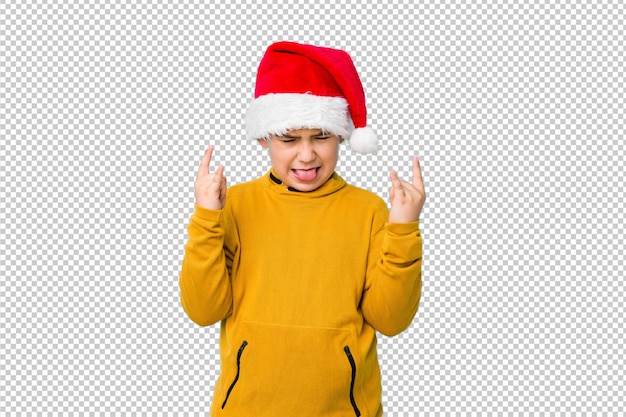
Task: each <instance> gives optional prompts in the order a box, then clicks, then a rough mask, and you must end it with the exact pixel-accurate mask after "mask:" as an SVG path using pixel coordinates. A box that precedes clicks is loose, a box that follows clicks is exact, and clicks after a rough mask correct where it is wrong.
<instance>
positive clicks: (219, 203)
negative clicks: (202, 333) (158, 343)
mask: <svg viewBox="0 0 626 417" xmlns="http://www.w3.org/2000/svg"><path fill="white" fill-rule="evenodd" d="M212 154H213V147H212V146H209V147H208V148H207V150H206V151H205V153H204V156H203V158H202V161H201V162H200V167H199V169H198V175H197V177H196V182H195V185H194V191H195V196H196V205H195V208H196V209H195V212H194V214H193V215H192V217H191V221H190V222H189V227H188V233H189V240H188V241H187V245H186V246H185V257H184V258H183V262H182V269H181V273H180V277H179V286H180V298H181V303H182V306H183V309H184V310H185V312H186V313H187V315H188V316H189V318H190V319H191V320H193V321H194V322H195V323H197V324H199V325H201V326H208V325H210V324H213V323H216V322H218V321H220V320H222V319H224V318H226V317H227V316H228V315H229V314H230V313H231V310H232V287H231V282H230V275H229V268H228V264H229V263H228V262H227V260H228V259H227V256H226V254H225V251H224V236H225V233H224V227H225V225H224V224H223V223H224V221H225V219H224V217H225V216H224V215H223V210H222V209H223V208H224V204H225V203H226V177H224V167H223V166H221V165H220V166H219V167H218V169H217V171H216V172H215V173H210V171H209V164H210V162H211V156H212ZM226 227H227V226H226Z"/></svg>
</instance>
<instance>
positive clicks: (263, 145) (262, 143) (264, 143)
mask: <svg viewBox="0 0 626 417" xmlns="http://www.w3.org/2000/svg"><path fill="white" fill-rule="evenodd" d="M257 140H258V142H259V143H260V144H261V146H262V147H264V148H265V149H267V139H257Z"/></svg>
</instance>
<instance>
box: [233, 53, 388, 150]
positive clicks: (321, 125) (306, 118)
mask: <svg viewBox="0 0 626 417" xmlns="http://www.w3.org/2000/svg"><path fill="white" fill-rule="evenodd" d="M245 122H246V130H247V137H248V139H251V140H254V139H261V138H267V137H269V136H270V135H284V134H285V133H287V131H289V130H291V129H322V130H323V131H325V132H328V133H331V134H335V135H338V136H341V137H343V138H346V139H348V140H349V142H350V147H351V148H352V149H353V150H355V151H356V152H359V153H374V152H376V150H377V148H378V146H377V137H376V133H375V132H374V130H372V129H371V128H370V127H367V126H366V124H367V110H366V107H365V94H364V92H363V86H362V84H361V80H360V78H359V75H358V73H357V71H356V68H355V67H354V63H353V62H352V58H350V55H348V54H347V53H346V52H345V51H342V50H339V49H332V48H325V47H319V46H313V45H303V44H299V43H294V42H277V43H274V44H272V45H270V46H269V48H267V51H266V52H265V55H264V56H263V58H262V59H261V63H260V64H259V68H258V71H257V77H256V87H255V91H254V100H253V101H252V103H251V104H250V106H249V108H248V111H247V114H246V119H245Z"/></svg>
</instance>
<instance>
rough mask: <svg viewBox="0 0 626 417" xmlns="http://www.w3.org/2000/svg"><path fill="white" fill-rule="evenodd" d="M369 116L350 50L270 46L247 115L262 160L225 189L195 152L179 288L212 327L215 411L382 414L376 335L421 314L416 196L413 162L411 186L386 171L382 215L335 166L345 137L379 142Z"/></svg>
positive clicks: (365, 147)
mask: <svg viewBox="0 0 626 417" xmlns="http://www.w3.org/2000/svg"><path fill="white" fill-rule="evenodd" d="M365 116H366V113H365V97H364V94H363V88H362V85H361V82H360V79H359V77H358V74H357V72H356V69H355V68H354V64H353V63H352V59H351V58H350V56H349V55H348V54H347V53H345V52H343V51H340V50H336V49H330V48H322V47H316V46H312V45H302V44H297V43H292V42H278V43H275V44H273V45H271V46H270V47H269V48H268V50H267V51H266V53H265V55H264V57H263V59H262V60H261V63H260V65H259V69H258V73H257V80H256V87H255V99H254V100H253V102H252V103H251V105H250V107H249V109H248V113H247V115H246V128H247V132H248V139H251V140H257V141H258V142H259V143H260V144H261V146H262V147H263V148H265V149H267V151H268V152H269V157H270V160H271V163H272V168H271V169H270V170H269V172H268V173H267V174H266V175H264V176H263V177H261V178H258V179H256V180H253V181H250V182H246V183H243V184H238V185H235V186H232V187H230V188H228V189H227V187H226V178H225V176H224V167H223V166H220V167H218V168H217V170H215V172H213V173H211V170H210V167H209V165H210V161H211V156H212V153H213V148H212V147H209V148H208V149H207V151H206V152H205V154H204V157H203V158H202V162H201V163H200V168H199V171H198V176H197V179H196V183H195V187H194V189H195V198H196V204H195V212H194V214H193V215H192V217H191V221H190V224H189V228H188V230H189V241H188V242H187V245H186V247H185V257H184V259H183V263H182V271H181V275H180V289H181V302H182V306H183V308H184V310H185V312H186V313H187V315H188V316H189V317H190V318H191V320H193V321H194V322H196V323H198V324H199V325H201V326H207V325H210V324H213V323H215V322H217V321H221V333H220V356H221V374H220V377H219V379H218V381H217V384H216V388H215V392H214V397H213V403H212V407H211V415H212V416H214V417H217V416H237V417H247V416H255V417H259V416H271V417H291V416H315V417H322V416H329V417H330V416H341V417H344V416H368V417H369V416H372V417H373V416H381V415H382V405H381V380H380V369H379V364H378V358H377V353H376V331H379V332H381V333H383V334H385V335H389V336H391V335H395V334H398V333H400V332H401V331H403V330H404V329H405V328H406V327H407V326H408V325H409V324H410V323H411V321H412V319H413V317H414V316H415V313H416V311H417V308H418V305H419V300H420V295H421V256H422V240H421V236H420V232H419V228H418V225H419V222H418V219H419V215H420V212H421V209H422V206H423V204H424V199H425V192H424V185H423V182H422V178H421V170H420V166H419V161H418V159H417V158H414V159H413V181H412V183H409V182H406V181H402V180H400V179H399V178H398V177H397V175H396V173H395V172H393V171H392V172H391V174H390V175H391V191H390V201H391V210H388V209H387V206H386V204H385V202H384V201H383V200H382V199H381V198H380V197H378V196H376V195H375V194H373V193H371V192H369V191H366V190H362V189H359V188H356V187H354V186H351V185H349V184H347V183H346V182H345V181H344V180H343V179H342V178H341V177H340V176H339V175H337V174H336V173H335V167H336V164H337V158H338V152H339V145H340V143H342V142H343V141H344V140H345V139H346V138H348V137H349V138H350V139H349V141H350V145H351V147H352V148H353V149H355V150H356V151H358V152H372V151H375V150H376V135H375V134H374V133H373V131H372V130H371V129H370V128H368V127H366V126H365ZM351 124H352V125H353V126H354V128H355V129H354V131H353V132H352V134H350V133H351V132H350V130H351V127H352V126H351Z"/></svg>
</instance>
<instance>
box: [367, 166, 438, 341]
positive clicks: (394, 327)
mask: <svg viewBox="0 0 626 417" xmlns="http://www.w3.org/2000/svg"><path fill="white" fill-rule="evenodd" d="M391 183H392V185H391V190H390V192H389V198H390V200H391V210H390V212H389V220H388V223H387V224H385V225H384V226H383V227H382V229H381V230H380V231H379V233H377V235H376V236H375V237H374V239H373V241H372V249H373V251H372V253H371V257H370V261H369V267H368V277H367V280H366V282H367V284H366V290H365V293H364V294H363V300H362V302H361V310H362V311H363V316H364V317H365V319H366V320H367V321H368V322H369V323H370V324H371V325H372V326H374V328H375V329H376V330H378V331H379V332H381V333H383V334H385V335H387V336H393V335H396V334H398V333H400V332H402V331H403V330H405V329H406V328H407V327H408V326H409V324H411V321H412V320H413V317H414V316H415V313H416V312H417V309H418V306H419V302H420V298H421V294H422V237H421V234H420V230H419V216H420V213H421V210H422V207H423V205H424V201H425V198H426V193H425V191H424V182H423V180H422V173H421V169H420V165H419V160H418V158H417V157H415V158H413V181H412V182H410V183H409V182H407V181H402V180H400V179H399V178H398V176H397V174H396V173H395V172H394V171H392V173H391Z"/></svg>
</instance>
